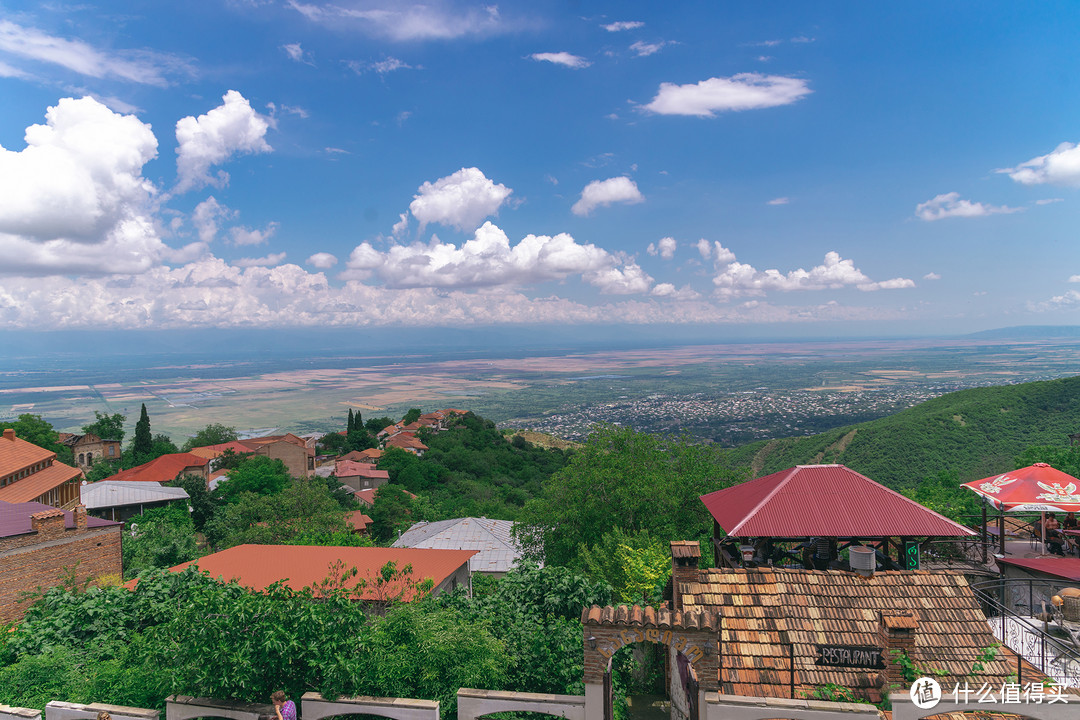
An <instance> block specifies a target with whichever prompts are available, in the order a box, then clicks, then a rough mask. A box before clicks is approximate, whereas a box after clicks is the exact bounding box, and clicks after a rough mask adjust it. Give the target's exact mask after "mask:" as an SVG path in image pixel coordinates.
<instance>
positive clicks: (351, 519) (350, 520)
mask: <svg viewBox="0 0 1080 720" xmlns="http://www.w3.org/2000/svg"><path fill="white" fill-rule="evenodd" d="M345 524H346V525H348V526H349V528H350V529H351V530H352V532H353V533H354V534H355V535H367V534H368V528H369V527H370V526H371V518H370V517H369V516H368V515H365V514H364V511H363V510H354V511H353V512H351V513H349V514H348V515H346V516H345Z"/></svg>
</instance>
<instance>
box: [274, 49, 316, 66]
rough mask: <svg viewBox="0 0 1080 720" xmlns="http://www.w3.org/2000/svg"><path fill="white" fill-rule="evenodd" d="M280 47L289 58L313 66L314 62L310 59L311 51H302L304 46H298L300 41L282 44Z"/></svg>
mask: <svg viewBox="0 0 1080 720" xmlns="http://www.w3.org/2000/svg"><path fill="white" fill-rule="evenodd" d="M281 49H282V50H284V51H285V54H286V55H288V56H289V59H290V60H292V61H294V62H298V63H304V64H305V65H311V66H312V67H314V66H315V63H314V62H312V60H311V53H309V52H304V48H302V47H300V43H288V44H286V45H282V46H281Z"/></svg>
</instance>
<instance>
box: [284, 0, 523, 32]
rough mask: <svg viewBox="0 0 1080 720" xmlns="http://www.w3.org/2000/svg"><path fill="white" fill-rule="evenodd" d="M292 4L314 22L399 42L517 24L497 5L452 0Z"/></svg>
mask: <svg viewBox="0 0 1080 720" xmlns="http://www.w3.org/2000/svg"><path fill="white" fill-rule="evenodd" d="M288 5H289V7H291V8H292V9H293V10H295V11H297V12H298V13H300V14H301V15H303V16H304V17H305V18H307V19H308V20H310V21H311V22H315V23H319V24H322V25H332V26H334V27H335V28H342V27H345V28H351V27H355V28H357V29H359V30H361V31H363V32H367V33H370V34H372V35H378V36H381V37H385V38H388V39H390V40H395V41H399V42H404V41H412V40H452V39H454V38H459V37H467V36H484V35H493V34H497V33H501V32H505V31H507V30H511V29H513V28H514V24H513V23H507V22H505V21H504V20H503V19H502V17H501V16H500V15H499V9H498V7H496V6H495V5H487V6H484V7H480V8H476V7H468V8H466V7H461V6H458V5H456V4H454V3H451V2H439V1H438V0H436V1H435V2H425V3H408V2H401V1H400V0H381V1H380V0H376V2H373V3H365V4H364V6H363V7H351V6H346V5H345V4H340V5H315V4H312V3H303V2H300V1H299V0H289V2H288Z"/></svg>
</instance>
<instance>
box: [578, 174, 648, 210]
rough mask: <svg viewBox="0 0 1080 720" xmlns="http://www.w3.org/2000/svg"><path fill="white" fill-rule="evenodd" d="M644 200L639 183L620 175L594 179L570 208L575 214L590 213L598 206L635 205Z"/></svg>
mask: <svg viewBox="0 0 1080 720" xmlns="http://www.w3.org/2000/svg"><path fill="white" fill-rule="evenodd" d="M644 201H645V196H644V195H642V194H641V191H639V190H638V187H637V184H636V183H634V181H633V180H631V179H630V178H628V177H622V176H619V177H613V178H608V179H607V180H593V181H592V182H591V183H589V184H588V185H586V186H585V189H584V190H582V191H581V199H579V200H578V201H577V202H576V203H574V206H573V207H572V208H570V210H571V212H573V213H574V214H575V215H588V214H589V213H590V212H592V211H593V210H595V209H596V208H598V207H601V206H607V205H611V204H612V203H626V204H628V205H633V204H636V203H640V202H644Z"/></svg>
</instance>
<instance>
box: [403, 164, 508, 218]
mask: <svg viewBox="0 0 1080 720" xmlns="http://www.w3.org/2000/svg"><path fill="white" fill-rule="evenodd" d="M512 192H513V190H511V189H510V188H508V187H506V186H505V185H502V184H496V183H494V182H492V181H491V180H489V179H488V178H487V177H485V176H484V173H482V172H481V171H480V170H479V169H478V168H474V167H471V168H462V169H460V170H458V171H457V172H455V173H454V174H452V175H447V176H446V177H443V178H439V179H438V180H436V181H435V182H434V183H431V182H425V183H424V184H423V185H421V186H420V189H419V191H418V193H419V194H417V195H415V196H414V197H413V201H412V202H411V203H410V204H409V211H410V212H411V213H412V215H413V217H415V218H416V219H417V220H419V221H420V225H421V227H423V226H425V225H428V224H430V223H439V224H441V225H446V226H449V227H454V228H457V229H458V230H460V231H462V232H469V231H471V230H474V229H476V227H477V226H478V225H480V222H481V221H482V220H483V219H484V218H486V217H488V216H490V215H494V214H495V213H497V212H498V210H499V207H500V206H501V205H502V204H503V202H504V201H505V200H506V198H508V197H510V193H512ZM402 220H404V218H402ZM394 227H395V229H396V228H397V227H398V225H395V226H394Z"/></svg>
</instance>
